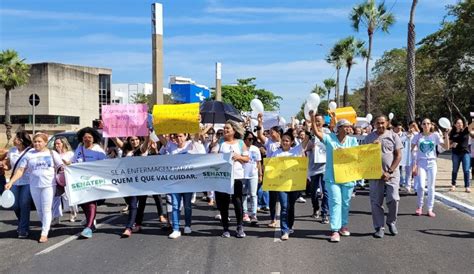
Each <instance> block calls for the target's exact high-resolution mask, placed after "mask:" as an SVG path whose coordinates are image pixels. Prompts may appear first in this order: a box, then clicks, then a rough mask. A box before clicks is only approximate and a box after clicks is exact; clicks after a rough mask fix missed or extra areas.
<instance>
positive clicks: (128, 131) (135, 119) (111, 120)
mask: <svg viewBox="0 0 474 274" xmlns="http://www.w3.org/2000/svg"><path fill="white" fill-rule="evenodd" d="M147 111H148V107H147V105H145V104H136V105H104V106H102V120H103V122H104V129H103V136H104V137H128V136H148V128H147V117H148V112H147Z"/></svg>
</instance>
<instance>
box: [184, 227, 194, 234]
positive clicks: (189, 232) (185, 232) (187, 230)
mask: <svg viewBox="0 0 474 274" xmlns="http://www.w3.org/2000/svg"><path fill="white" fill-rule="evenodd" d="M191 232H193V231H192V230H191V228H190V227H189V226H185V227H184V234H191Z"/></svg>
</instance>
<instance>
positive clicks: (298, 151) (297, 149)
mask: <svg viewBox="0 0 474 274" xmlns="http://www.w3.org/2000/svg"><path fill="white" fill-rule="evenodd" d="M303 155H304V154H303V147H302V146H301V145H297V146H294V147H292V148H290V150H288V151H283V149H282V148H279V149H277V150H276V151H275V152H274V153H273V154H272V156H271V157H302V156H303Z"/></svg>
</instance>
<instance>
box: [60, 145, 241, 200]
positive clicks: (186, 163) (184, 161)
mask: <svg viewBox="0 0 474 274" xmlns="http://www.w3.org/2000/svg"><path fill="white" fill-rule="evenodd" d="M232 166H233V165H232V160H231V154H230V153H225V154H223V153H219V154H178V155H155V156H147V157H124V158H116V159H107V160H101V161H94V162H82V163H77V164H72V165H70V166H67V167H66V168H65V175H66V182H67V183H66V192H67V195H68V197H69V203H70V205H76V204H82V203H86V202H89V201H96V200H100V199H111V198H118V197H128V196H141V195H153V194H161V193H184V192H201V191H220V192H226V193H229V194H232V193H233V192H234V180H233V169H232Z"/></svg>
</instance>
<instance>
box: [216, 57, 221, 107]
mask: <svg viewBox="0 0 474 274" xmlns="http://www.w3.org/2000/svg"><path fill="white" fill-rule="evenodd" d="M216 101H222V64H221V63H219V62H217V63H216Z"/></svg>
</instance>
